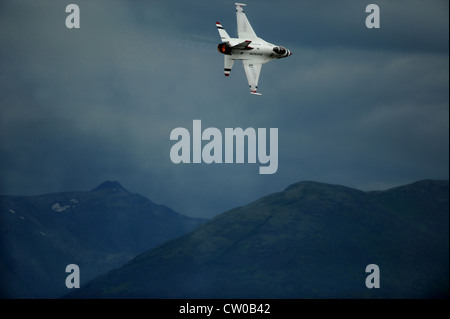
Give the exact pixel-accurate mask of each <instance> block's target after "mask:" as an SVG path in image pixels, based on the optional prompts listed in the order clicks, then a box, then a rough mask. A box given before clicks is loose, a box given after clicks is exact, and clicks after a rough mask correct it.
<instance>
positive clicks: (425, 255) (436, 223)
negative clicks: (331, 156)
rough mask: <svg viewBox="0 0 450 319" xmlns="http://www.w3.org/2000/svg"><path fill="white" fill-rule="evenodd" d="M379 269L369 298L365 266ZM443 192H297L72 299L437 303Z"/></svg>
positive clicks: (418, 186)
mask: <svg viewBox="0 0 450 319" xmlns="http://www.w3.org/2000/svg"><path fill="white" fill-rule="evenodd" d="M369 264H376V265H378V267H379V270H380V272H379V275H380V276H379V278H380V288H378V289H377V288H372V289H368V288H367V287H366V284H365V282H366V278H367V277H368V276H369V275H370V273H369V272H368V273H366V266H368V265H369ZM448 284H449V183H448V181H432V180H427V181H420V182H416V183H413V184H410V185H405V186H401V187H397V188H393V189H389V190H386V191H376V192H363V191H359V190H356V189H352V188H348V187H344V186H339V185H329V184H323V183H315V182H300V183H297V184H294V185H292V186H290V187H288V188H286V189H285V190H284V191H282V192H279V193H276V194H272V195H269V196H266V197H264V198H262V199H260V200H257V201H255V202H253V203H251V204H249V205H247V206H244V207H239V208H236V209H233V210H230V211H228V212H226V213H223V214H221V215H219V216H217V217H215V218H213V219H212V220H210V221H208V222H207V223H205V224H203V225H201V226H200V227H198V228H197V229H196V230H194V231H193V232H190V233H188V234H186V235H184V236H182V237H179V238H177V239H174V240H172V241H169V242H167V243H165V244H163V245H161V246H159V247H157V248H155V249H152V250H149V251H147V252H145V253H143V254H141V255H139V256H138V257H136V258H134V259H133V260H131V261H130V262H128V263H127V264H126V265H124V266H123V267H121V268H118V269H114V270H112V271H110V272H108V273H106V274H105V275H102V276H100V277H98V278H96V279H95V280H93V281H91V282H90V283H88V284H87V285H85V286H84V287H81V288H80V289H76V290H75V291H73V292H71V293H70V294H69V295H68V296H67V297H68V298H441V297H448V292H449V290H448V288H449V287H448Z"/></svg>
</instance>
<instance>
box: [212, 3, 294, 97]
mask: <svg viewBox="0 0 450 319" xmlns="http://www.w3.org/2000/svg"><path fill="white" fill-rule="evenodd" d="M235 5H236V19H237V30H238V38H230V36H229V35H228V33H227V32H226V31H225V29H224V28H223V26H222V24H220V22H216V26H217V30H218V31H219V34H220V38H221V40H222V42H221V43H220V44H219V45H218V46H217V50H219V52H220V53H222V54H224V55H225V63H224V72H225V76H229V75H230V72H231V69H232V68H233V64H234V61H235V60H242V64H243V65H244V70H245V74H246V75H247V80H248V85H249V86H250V93H251V94H255V95H261V93H258V92H257V91H258V79H259V74H260V73H261V67H262V65H263V64H264V63H267V62H269V61H272V60H276V59H281V58H286V57H288V56H290V55H292V52H291V51H289V50H288V49H286V48H283V47H282V46H278V45H273V44H271V43H269V42H266V41H264V40H263V39H261V38H259V37H258V36H257V35H256V34H255V31H253V28H252V26H251V25H250V22H248V19H247V16H246V15H245V13H244V9H243V7H244V6H246V4H244V3H235Z"/></svg>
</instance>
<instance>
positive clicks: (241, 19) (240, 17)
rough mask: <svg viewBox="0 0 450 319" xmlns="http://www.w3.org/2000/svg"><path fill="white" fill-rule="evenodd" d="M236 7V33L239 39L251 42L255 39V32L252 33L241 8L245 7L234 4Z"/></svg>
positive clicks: (240, 4)
mask: <svg viewBox="0 0 450 319" xmlns="http://www.w3.org/2000/svg"><path fill="white" fill-rule="evenodd" d="M235 5H236V20H237V31H238V36H239V38H240V39H248V40H253V39H257V38H258V37H257V36H256V33H255V31H253V28H252V26H251V25H250V22H248V19H247V16H246V15H245V12H244V9H243V7H244V6H246V4H244V3H235Z"/></svg>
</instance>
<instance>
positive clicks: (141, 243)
mask: <svg viewBox="0 0 450 319" xmlns="http://www.w3.org/2000/svg"><path fill="white" fill-rule="evenodd" d="M204 221H205V220H202V219H194V218H190V217H186V216H183V215H180V214H178V213H177V212H174V211H173V210H171V209H170V208H168V207H166V206H162V205H157V204H155V203H153V202H152V201H150V200H148V199H147V198H145V197H143V196H141V195H138V194H133V193H130V192H128V191H127V190H126V189H125V188H123V187H122V186H121V185H120V184H119V183H118V182H109V181H108V182H104V183H102V184H101V185H99V186H98V187H97V188H95V189H93V190H92V191H88V192H70V193H57V194H48V195H41V196H0V256H1V261H0V272H1V274H2V276H1V279H0V297H2V298H57V297H60V296H62V295H63V294H66V293H67V292H68V291H69V290H68V289H67V288H66V286H65V278H66V276H68V274H67V273H65V268H66V266H67V265H68V264H72V263H74V264H77V265H78V266H79V267H80V273H81V275H80V278H81V285H82V286H83V285H84V284H85V283H86V282H88V281H89V280H90V279H92V278H94V277H96V276H97V275H99V274H101V273H104V272H106V271H107V270H110V269H112V268H115V267H119V266H121V265H122V264H124V263H125V262H126V261H128V260H130V259H131V258H133V257H135V256H136V255H138V254H139V253H142V252H144V251H146V250H148V249H151V248H153V247H156V246H157V245H159V244H162V243H164V242H166V241H167V240H169V239H173V238H175V237H178V236H180V235H182V234H185V233H186V232H188V231H190V230H192V229H193V228H195V227H196V226H198V225H199V224H201V223H202V222H204Z"/></svg>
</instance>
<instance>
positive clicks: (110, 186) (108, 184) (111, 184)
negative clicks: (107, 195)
mask: <svg viewBox="0 0 450 319" xmlns="http://www.w3.org/2000/svg"><path fill="white" fill-rule="evenodd" d="M98 190H110V191H122V192H128V190H126V189H125V188H124V187H123V186H122V185H120V183H119V182H117V181H105V182H103V183H101V184H100V185H98V186H97V187H96V188H94V189H93V190H92V191H98Z"/></svg>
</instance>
